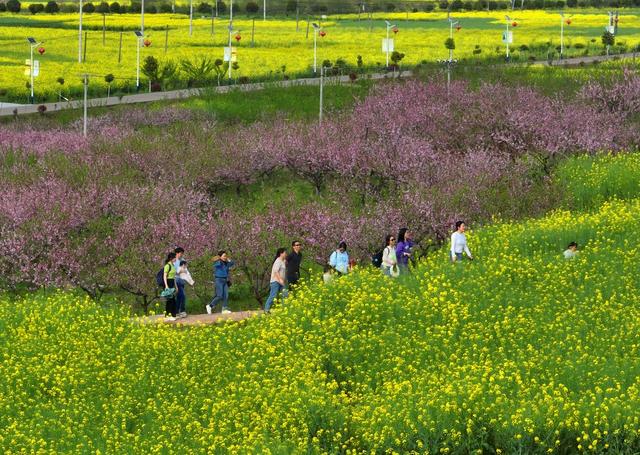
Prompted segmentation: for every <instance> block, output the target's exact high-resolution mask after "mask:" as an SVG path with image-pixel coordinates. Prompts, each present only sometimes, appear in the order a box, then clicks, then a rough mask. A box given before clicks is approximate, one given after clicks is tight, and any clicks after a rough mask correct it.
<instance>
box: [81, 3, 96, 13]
mask: <svg viewBox="0 0 640 455" xmlns="http://www.w3.org/2000/svg"><path fill="white" fill-rule="evenodd" d="M82 12H83V13H89V14H91V13H95V12H96V7H95V5H94V4H93V3H91V2H89V3H85V4H84V5H82Z"/></svg>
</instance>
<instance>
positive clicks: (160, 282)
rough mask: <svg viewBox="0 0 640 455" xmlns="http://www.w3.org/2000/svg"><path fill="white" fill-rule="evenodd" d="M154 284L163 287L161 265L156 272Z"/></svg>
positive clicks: (162, 269)
mask: <svg viewBox="0 0 640 455" xmlns="http://www.w3.org/2000/svg"><path fill="white" fill-rule="evenodd" d="M156 284H157V285H158V287H161V288H163V287H164V267H162V268H161V269H160V270H159V271H158V273H156Z"/></svg>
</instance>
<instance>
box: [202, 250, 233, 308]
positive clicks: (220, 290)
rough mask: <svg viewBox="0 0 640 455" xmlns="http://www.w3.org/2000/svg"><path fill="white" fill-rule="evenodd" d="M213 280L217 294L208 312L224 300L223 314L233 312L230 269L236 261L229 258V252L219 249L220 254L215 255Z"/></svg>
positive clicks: (208, 306)
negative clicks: (230, 307)
mask: <svg viewBox="0 0 640 455" xmlns="http://www.w3.org/2000/svg"><path fill="white" fill-rule="evenodd" d="M213 261H214V262H213V280H214V282H215V284H216V295H215V297H214V298H213V300H211V303H209V304H208V305H207V313H208V314H211V312H212V311H213V308H215V306H216V305H217V304H218V302H220V301H221V300H222V314H228V313H231V311H230V310H229V269H230V268H231V267H233V266H234V262H233V261H232V260H231V259H229V256H227V252H226V251H224V250H220V251H218V255H217V256H214V257H213Z"/></svg>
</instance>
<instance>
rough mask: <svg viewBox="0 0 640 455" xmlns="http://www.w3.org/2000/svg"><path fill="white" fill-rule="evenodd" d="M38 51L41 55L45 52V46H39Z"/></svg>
mask: <svg viewBox="0 0 640 455" xmlns="http://www.w3.org/2000/svg"><path fill="white" fill-rule="evenodd" d="M38 53H39V54H40V55H42V54H44V47H39V48H38Z"/></svg>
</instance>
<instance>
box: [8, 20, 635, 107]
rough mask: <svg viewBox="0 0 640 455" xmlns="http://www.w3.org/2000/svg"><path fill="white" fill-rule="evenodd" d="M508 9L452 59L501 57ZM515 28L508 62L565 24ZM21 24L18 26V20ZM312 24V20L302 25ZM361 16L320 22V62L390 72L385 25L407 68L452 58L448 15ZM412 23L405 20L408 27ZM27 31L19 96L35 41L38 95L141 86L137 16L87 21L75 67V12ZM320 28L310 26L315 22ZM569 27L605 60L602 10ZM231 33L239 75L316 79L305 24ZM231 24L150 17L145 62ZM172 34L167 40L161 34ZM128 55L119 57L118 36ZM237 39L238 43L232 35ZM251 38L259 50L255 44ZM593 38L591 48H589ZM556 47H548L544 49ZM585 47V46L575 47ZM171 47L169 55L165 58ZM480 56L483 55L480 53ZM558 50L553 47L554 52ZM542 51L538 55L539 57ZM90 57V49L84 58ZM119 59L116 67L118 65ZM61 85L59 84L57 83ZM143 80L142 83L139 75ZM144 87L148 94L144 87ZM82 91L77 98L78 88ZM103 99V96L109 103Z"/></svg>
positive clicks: (11, 41) (177, 55) (21, 42)
mask: <svg viewBox="0 0 640 455" xmlns="http://www.w3.org/2000/svg"><path fill="white" fill-rule="evenodd" d="M504 15H505V12H504V11H492V12H486V11H483V12H460V13H456V14H455V17H456V19H458V20H459V21H460V25H461V27H462V28H461V29H460V30H459V31H457V32H455V33H454V38H455V43H456V49H455V57H456V58H458V59H462V58H474V59H481V60H482V59H486V58H493V59H496V58H502V57H504V55H505V46H504V44H503V43H502V32H503V31H504V30H505V27H506V22H505V18H504ZM512 16H514V17H515V20H516V21H517V23H518V25H517V27H515V28H514V27H511V28H510V30H511V31H512V32H513V45H512V46H511V55H512V57H513V58H517V57H518V55H519V54H520V53H521V54H522V55H521V57H522V60H523V61H524V60H526V59H527V58H528V57H529V55H530V54H529V52H530V51H524V50H523V51H520V50H519V48H520V46H522V45H526V46H528V47H530V48H531V47H535V46H537V47H540V48H544V49H546V48H547V47H548V46H551V48H554V47H555V46H559V45H560V16H559V15H558V14H557V12H555V11H519V12H517V13H516V14H515V15H512ZM9 17H10V15H9V13H4V14H0V22H1V21H2V20H3V19H5V18H9ZM635 18H636V15H635V12H634V11H633V10H628V11H623V13H622V15H621V16H620V22H619V24H620V30H619V32H618V35H617V36H616V43H617V44H625V45H627V46H628V47H631V46H633V45H635V44H637V42H638V41H640V33H639V32H638V30H637V29H635V28H631V27H630V25H629V24H631V23H633V21H635ZM14 19H15V18H12V20H14ZM305 19H306V18H305ZM361 19H362V20H358V19H357V17H356V16H342V17H340V18H338V17H334V16H332V17H330V18H329V19H328V20H325V21H321V25H322V27H323V28H324V30H325V31H326V36H324V37H323V38H320V37H318V60H319V62H322V61H323V60H325V59H329V60H331V61H333V62H335V60H336V59H338V58H342V59H344V60H345V61H346V62H347V63H348V64H349V65H351V66H352V67H355V65H356V61H357V57H358V56H362V59H363V62H364V65H366V66H369V67H376V65H377V64H380V65H382V66H384V64H385V55H384V54H383V53H382V47H381V40H382V38H384V37H385V36H386V28H385V25H384V22H383V19H389V20H392V21H394V22H395V23H396V24H397V25H398V27H399V33H398V34H397V35H395V49H396V50H398V51H399V52H402V53H404V54H405V56H406V57H405V59H404V60H403V61H402V64H412V65H413V64H417V63H419V62H421V61H422V60H428V61H435V60H438V59H443V58H448V51H447V50H446V49H445V47H444V41H445V39H446V38H447V37H448V36H449V23H448V21H447V16H446V13H445V12H435V13H409V15H408V16H407V15H405V14H404V13H401V14H399V13H395V14H376V15H375V17H374V20H373V21H371V22H370V21H368V20H365V19H364V16H363V18H361ZM407 19H409V20H407ZM20 20H21V21H22V22H24V23H25V25H24V26H18V25H21V24H14V25H15V26H10V27H2V28H0V41H2V43H3V46H2V47H1V48H0V67H2V68H3V71H1V72H0V88H2V89H5V90H9V91H15V90H18V89H20V90H24V93H25V95H26V93H27V92H26V89H25V88H24V87H25V83H26V82H27V79H28V77H27V76H25V75H24V69H25V66H24V61H25V59H28V58H29V47H28V43H27V42H26V39H25V37H27V36H34V37H35V38H36V39H37V40H39V41H43V42H44V45H43V46H44V48H45V49H46V52H45V54H44V55H42V56H39V55H38V54H37V53H36V58H37V59H38V60H39V61H40V76H38V77H37V78H36V81H35V87H36V96H38V94H42V93H47V94H49V95H51V96H57V93H58V91H59V90H61V91H62V92H63V94H64V93H67V92H66V91H67V90H68V89H69V87H75V88H76V89H77V88H78V87H80V86H81V77H80V75H81V74H82V73H85V72H88V73H90V74H91V75H92V77H91V86H92V87H97V86H99V87H101V89H102V90H104V91H106V87H107V84H106V83H105V81H104V75H106V74H107V73H112V74H113V75H114V76H115V77H116V78H117V79H116V83H117V84H119V85H120V84H121V83H122V80H123V79H129V80H130V82H131V86H134V85H135V76H136V37H135V36H134V34H133V30H135V29H137V28H139V27H140V16H139V15H137V14H122V15H119V14H114V15H108V16H107V17H106V22H105V25H106V27H107V28H108V30H107V31H106V33H105V35H104V44H103V33H102V27H103V16H102V15H101V14H85V15H84V19H83V24H84V28H85V30H86V31H87V33H88V37H87V43H86V62H85V63H84V64H79V63H78V61H77V56H78V48H77V46H78V30H77V28H78V21H79V18H78V14H55V15H47V14H40V15H36V16H20ZM314 20H316V19H315V18H311V21H314ZM571 20H572V23H571V25H570V26H565V30H564V40H565V41H564V44H565V47H566V49H565V56H579V55H583V54H584V53H585V51H586V52H588V53H590V54H599V53H600V52H601V51H602V49H603V47H602V45H601V42H600V37H601V35H602V32H603V31H604V27H605V25H607V23H608V15H607V11H606V10H599V11H590V12H583V13H578V14H576V15H574V16H573V17H572V18H571ZM233 25H234V29H235V30H236V31H237V32H238V33H239V34H240V36H241V41H240V42H238V43H236V41H235V39H234V40H233V44H234V46H237V48H238V49H237V55H238V63H239V65H240V68H239V70H238V71H236V72H235V76H234V77H242V76H246V77H249V78H256V77H269V76H270V75H271V76H272V77H274V79H282V73H281V69H282V67H283V66H285V67H286V73H287V74H289V75H291V74H296V73H300V72H307V73H310V71H311V66H312V62H313V28H312V27H311V28H310V31H309V35H308V37H307V23H306V21H300V23H299V24H298V30H297V31H296V21H295V20H294V19H269V20H267V21H262V20H256V21H255V24H254V22H253V21H252V20H251V19H247V18H246V16H240V17H238V18H237V19H235V20H234V24H233ZM227 26H228V20H227V19H222V18H220V19H218V20H216V21H215V22H214V23H213V33H212V22H211V19H210V18H208V17H202V16H201V15H197V14H196V17H195V19H194V26H193V27H194V28H193V34H192V35H191V36H189V32H188V30H189V18H188V16H185V15H176V14H147V15H146V16H145V35H146V38H147V39H148V40H149V41H150V46H149V47H143V48H142V50H141V59H142V60H143V61H144V58H145V57H146V56H149V55H152V56H154V57H156V58H158V59H159V60H160V61H161V62H162V61H167V60H172V61H179V60H182V59H194V58H200V57H209V58H211V59H214V60H215V59H217V58H222V57H223V47H224V46H226V45H227V44H228V40H229V34H228V32H227V28H226V27H227ZM166 27H169V32H168V34H167V33H166V31H165V28H166ZM121 29H124V30H125V31H124V33H123V34H122V48H121V49H120V43H121V33H120V30H121ZM235 34H236V32H234V34H233V36H235ZM252 35H253V41H254V45H251V41H252ZM592 39H594V40H595V43H592V42H591V40H592ZM548 43H550V44H548ZM578 43H580V46H581V47H580V48H575V47H574V45H575V44H578ZM165 44H166V51H165ZM478 49H479V50H480V51H481V53H480V54H477V53H474V51H476V52H478ZM552 50H553V49H552ZM537 52H538V53H537V58H538V59H539V60H540V59H541V58H544V59H546V51H544V52H543V51H541V50H538V51H537ZM540 52H542V54H544V55H542V54H540ZM83 53H84V50H83ZM119 56H120V60H119ZM60 77H62V78H64V79H65V81H66V82H65V85H64V86H62V87H61V86H60V85H59V84H58V83H57V82H56V80H57V79H58V78H60ZM143 80H144V77H143ZM145 87H146V86H145ZM76 91H77V90H76ZM103 96H104V95H103Z"/></svg>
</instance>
